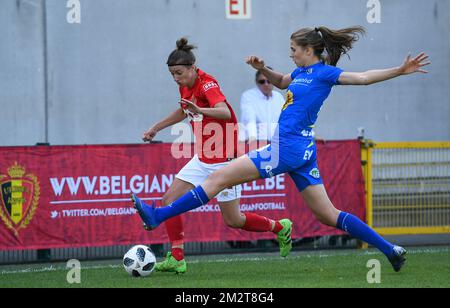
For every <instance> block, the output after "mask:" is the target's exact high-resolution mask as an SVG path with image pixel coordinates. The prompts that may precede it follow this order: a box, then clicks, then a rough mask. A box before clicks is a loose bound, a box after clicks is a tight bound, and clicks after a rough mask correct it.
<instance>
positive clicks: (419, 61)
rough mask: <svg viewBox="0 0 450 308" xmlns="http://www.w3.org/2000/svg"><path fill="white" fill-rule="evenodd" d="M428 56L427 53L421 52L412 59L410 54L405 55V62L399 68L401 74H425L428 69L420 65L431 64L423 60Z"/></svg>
mask: <svg viewBox="0 0 450 308" xmlns="http://www.w3.org/2000/svg"><path fill="white" fill-rule="evenodd" d="M428 58H429V57H428V55H427V54H425V53H424V52H422V53H421V54H419V55H418V56H417V57H415V58H414V59H412V57H411V54H409V55H408V57H406V59H405V62H403V64H402V66H400V68H399V70H400V73H401V74H402V75H408V74H412V73H423V74H426V73H428V71H426V70H423V69H422V67H424V66H427V65H429V64H431V62H430V61H427V62H425V60H427V59H428Z"/></svg>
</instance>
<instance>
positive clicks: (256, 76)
mask: <svg viewBox="0 0 450 308" xmlns="http://www.w3.org/2000/svg"><path fill="white" fill-rule="evenodd" d="M266 67H267V68H268V69H269V70H271V71H273V68H272V67H270V66H266ZM261 75H263V73H262V72H261V71H260V70H257V71H256V74H255V80H256V81H257V80H258V78H259V76H261Z"/></svg>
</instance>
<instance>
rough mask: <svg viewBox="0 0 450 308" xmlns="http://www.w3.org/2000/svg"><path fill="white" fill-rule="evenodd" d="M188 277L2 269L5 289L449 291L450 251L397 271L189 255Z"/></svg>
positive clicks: (336, 262) (297, 257)
mask: <svg viewBox="0 0 450 308" xmlns="http://www.w3.org/2000/svg"><path fill="white" fill-rule="evenodd" d="M371 259H377V260H379V261H380V262H381V272H380V273H381V275H380V278H381V283H379V284H370V283H368V282H367V276H368V272H369V271H370V270H371V269H372V268H369V267H367V263H368V261H369V260H371ZM187 261H188V272H187V273H186V274H184V275H175V274H172V273H153V274H152V275H151V276H150V277H147V278H132V277H130V276H128V274H127V273H126V272H125V270H124V269H123V267H122V264H121V260H110V261H101V262H100V261H99V262H81V266H82V270H81V283H80V284H69V283H68V282H67V280H66V276H67V273H68V269H66V266H65V264H63V263H58V264H40V265H38V264H35V265H20V266H17V265H16V266H0V287H1V288H11V287H13V288H14V287H43V288H60V287H63V288H65V287H67V288H80V287H81V288H94V287H102V288H116V287H125V288H274V287H275V288H278V287H280V288H285V287H289V288H300V287H301V288H304V287H306V288H309V287H311V288H312V287H314V288H316V287H319V288H321V287H332V288H334V287H357V288H360V287H361V288H374V287H382V288H390V287H416V288H426V287H446V288H448V287H450V279H449V277H450V248H449V247H433V248H410V249H408V255H407V263H406V265H405V267H404V268H403V269H402V271H401V272H399V273H395V272H394V271H393V270H392V268H391V266H390V264H389V263H388V261H387V260H386V258H385V257H384V256H383V255H382V254H381V253H379V252H378V251H375V250H324V251H301V252H293V253H292V254H291V255H290V256H289V257H288V258H286V259H282V258H281V257H279V256H277V255H276V254H273V253H260V254H239V255H218V256H190V257H187Z"/></svg>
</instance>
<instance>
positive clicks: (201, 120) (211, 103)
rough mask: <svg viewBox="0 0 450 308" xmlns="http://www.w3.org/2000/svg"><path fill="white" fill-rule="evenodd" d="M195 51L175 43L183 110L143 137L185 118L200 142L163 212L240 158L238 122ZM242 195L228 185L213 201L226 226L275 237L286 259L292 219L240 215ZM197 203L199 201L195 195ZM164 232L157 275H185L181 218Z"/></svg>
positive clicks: (172, 67)
mask: <svg viewBox="0 0 450 308" xmlns="http://www.w3.org/2000/svg"><path fill="white" fill-rule="evenodd" d="M193 48H195V47H194V46H192V45H189V44H188V40H187V39H185V38H182V39H180V40H178V41H177V48H176V49H175V50H174V51H173V52H172V53H171V54H170V56H169V58H168V60H167V65H168V67H169V71H170V73H171V74H172V76H173V79H174V80H175V82H176V83H177V84H178V85H179V90H180V96H181V100H180V108H178V109H177V110H175V111H174V112H173V113H172V114H171V115H169V117H167V118H166V119H164V120H163V121H161V122H159V123H157V124H155V125H154V126H153V127H151V128H150V129H149V130H148V131H146V132H145V133H144V135H143V140H144V141H152V140H153V138H154V137H155V136H156V134H157V133H158V132H159V131H161V130H162V129H164V128H167V127H169V126H171V125H174V124H176V123H178V122H181V121H183V120H184V119H185V118H186V117H187V118H188V119H189V121H190V122H191V125H192V128H193V130H194V135H195V137H196V140H197V145H196V148H197V151H196V152H197V154H196V155H195V156H194V158H192V159H191V161H190V162H189V163H188V164H187V165H186V166H184V168H183V169H182V170H181V171H180V172H179V173H178V174H177V175H176V177H175V180H174V182H173V183H172V185H171V186H170V188H169V190H168V191H167V193H166V194H165V195H164V196H163V199H162V203H163V205H164V206H167V205H170V204H171V203H172V202H173V201H175V200H176V199H178V198H179V197H181V196H183V195H184V194H186V193H187V192H189V191H192V190H193V189H194V188H195V187H196V186H198V185H200V184H201V183H203V182H204V181H205V180H206V179H207V177H208V176H209V175H210V174H212V173H213V172H215V171H217V170H219V169H221V168H223V167H225V166H227V165H229V163H230V162H231V161H232V160H234V159H235V158H236V154H237V121H236V116H235V114H234V112H233V109H232V107H231V106H230V104H229V103H228V102H227V99H226V97H225V96H224V95H223V93H222V92H221V90H220V87H219V84H218V83H217V81H216V79H214V77H212V76H210V75H208V74H206V73H205V72H203V71H202V70H200V69H199V68H197V67H196V66H195V61H196V59H195V55H194V54H193V52H192V49H193ZM211 130H214V133H215V135H214V137H215V138H217V137H218V134H221V136H220V138H221V139H220V141H221V142H220V144H215V143H214V144H213V146H210V143H208V139H209V138H211ZM215 140H217V139H215ZM230 187H231V188H230ZM240 194H241V187H240V185H230V186H227V187H223V189H220V190H219V191H217V193H215V194H214V195H213V196H211V199H212V198H214V197H215V196H217V201H218V203H219V206H220V210H221V212H222V217H223V219H224V221H225V223H226V224H227V225H228V226H229V227H232V228H239V229H243V230H247V231H253V232H273V233H275V234H277V235H278V240H279V244H280V253H281V255H282V256H284V257H285V256H287V254H288V253H289V251H290V250H291V248H292V244H291V237H290V235H291V230H292V222H291V221H290V220H288V219H283V220H280V221H274V220H271V219H268V218H266V217H263V216H260V215H257V214H254V213H245V214H243V213H241V212H240V209H239V198H240ZM194 197H196V198H199V197H200V196H198V195H194ZM204 201H205V202H204V203H203V204H206V199H204ZM144 226H145V220H144ZM166 229H167V233H168V236H169V239H170V242H171V245H172V251H171V252H169V253H168V254H167V257H166V259H165V260H164V261H163V262H161V263H157V264H156V267H155V270H157V271H170V272H176V273H184V272H186V261H185V260H184V243H183V240H184V231H183V221H182V218H181V216H174V217H173V218H171V219H169V220H167V221H166Z"/></svg>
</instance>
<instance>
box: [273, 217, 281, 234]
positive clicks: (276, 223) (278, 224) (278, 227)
mask: <svg viewBox="0 0 450 308" xmlns="http://www.w3.org/2000/svg"><path fill="white" fill-rule="evenodd" d="M281 230H283V225H282V224H280V222H279V221H278V220H277V221H275V228H273V230H272V232H273V233H275V234H277V233H278V232H280V231H281Z"/></svg>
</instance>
